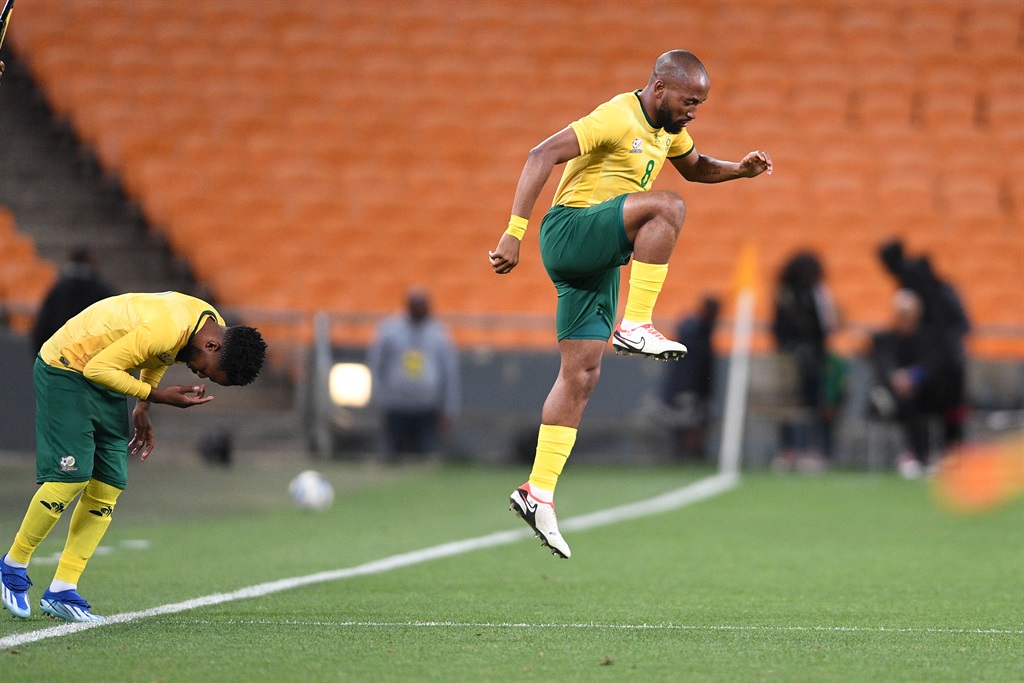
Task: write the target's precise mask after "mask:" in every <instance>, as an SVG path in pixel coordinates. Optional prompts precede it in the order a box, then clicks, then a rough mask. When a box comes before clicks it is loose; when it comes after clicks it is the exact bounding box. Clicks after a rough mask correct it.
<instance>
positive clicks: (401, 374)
mask: <svg viewBox="0 0 1024 683" xmlns="http://www.w3.org/2000/svg"><path fill="white" fill-rule="evenodd" d="M367 365H368V366H369V367H370V374H371V377H372V378H373V392H372V396H373V401H374V403H375V404H376V405H377V407H379V408H380V410H381V413H382V416H383V418H384V447H385V452H386V454H387V455H388V457H389V458H391V459H395V458H397V457H398V456H400V455H407V454H412V455H418V456H424V455H427V454H432V453H436V452H437V451H438V448H439V444H440V436H441V434H442V432H445V431H448V430H449V429H450V428H451V426H452V424H453V421H454V419H455V417H456V416H457V415H458V412H459V404H460V400H461V391H462V388H461V383H460V378H459V359H458V353H457V352H456V349H455V344H454V343H453V341H452V339H451V336H450V335H449V333H448V330H447V328H446V327H445V326H444V325H443V324H442V323H441V322H440V321H439V320H437V319H435V318H433V317H432V316H431V314H430V299H429V297H428V295H427V292H426V291H425V290H424V289H423V288H421V287H412V288H410V289H409V291H408V293H407V296H406V310H405V311H404V312H403V313H399V314H397V315H394V316H391V317H389V318H386V319H385V320H384V321H382V322H381V324H380V326H379V327H378V328H377V334H376V337H375V338H374V340H373V343H372V344H371V346H370V349H369V352H368V355H367Z"/></svg>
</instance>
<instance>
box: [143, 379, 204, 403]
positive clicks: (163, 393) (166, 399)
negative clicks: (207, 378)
mask: <svg viewBox="0 0 1024 683" xmlns="http://www.w3.org/2000/svg"><path fill="white" fill-rule="evenodd" d="M212 400H213V396H207V395H206V385H205V384H199V385H192V386H181V385H175V386H173V387H166V388H163V389H158V388H155V387H154V388H153V389H152V391H150V393H149V402H150V403H163V404H165V405H169V406H175V407H177V408H188V407H190V406H197V405H200V404H201V403H208V402H210V401H212Z"/></svg>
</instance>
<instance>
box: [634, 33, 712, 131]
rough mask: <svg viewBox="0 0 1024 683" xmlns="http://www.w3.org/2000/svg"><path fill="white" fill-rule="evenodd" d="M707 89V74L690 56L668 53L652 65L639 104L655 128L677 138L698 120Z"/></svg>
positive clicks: (674, 52) (683, 53)
mask: <svg viewBox="0 0 1024 683" xmlns="http://www.w3.org/2000/svg"><path fill="white" fill-rule="evenodd" d="M710 87H711V82H710V81H709V80H708V72H707V71H705V70H704V65H703V64H701V63H700V60H699V59H697V58H696V57H695V56H694V55H693V53H692V52H687V51H686V50H671V51H669V52H666V53H665V54H663V55H662V56H660V57H658V61H656V62H655V63H654V71H652V72H651V79H650V80H649V81H648V82H647V85H646V86H645V87H644V89H643V90H641V91H640V102H641V103H642V104H643V107H644V111H645V112H646V113H647V118H648V119H649V120H650V121H651V122H652V123H653V124H654V125H655V127H657V128H664V129H665V131H666V132H667V133H670V134H672V135H676V134H678V133H680V132H682V130H683V128H684V127H686V124H688V123H689V122H690V121H692V120H693V119H694V118H695V117H696V116H697V107H698V106H699V105H700V104H701V103H702V102H703V101H704V100H706V99H707V97H708V89H709V88H710Z"/></svg>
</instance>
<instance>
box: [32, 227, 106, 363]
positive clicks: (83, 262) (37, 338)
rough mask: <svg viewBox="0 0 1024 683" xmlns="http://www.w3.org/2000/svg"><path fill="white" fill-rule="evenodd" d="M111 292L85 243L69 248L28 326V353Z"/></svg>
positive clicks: (36, 350) (35, 349)
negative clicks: (29, 332) (51, 284)
mask: <svg viewBox="0 0 1024 683" xmlns="http://www.w3.org/2000/svg"><path fill="white" fill-rule="evenodd" d="M115 294H117V291H115V290H114V287H113V286H112V285H111V284H110V283H108V282H107V281H106V280H104V279H103V278H102V277H100V274H99V270H98V267H97V263H96V257H95V255H94V254H93V252H92V251H91V250H90V249H89V248H88V247H86V246H77V247H75V248H74V249H72V250H71V254H70V257H69V258H68V262H67V264H66V265H65V266H64V267H63V268H62V269H61V272H60V276H59V277H58V278H57V281H56V282H55V283H54V285H53V287H52V288H51V289H50V291H49V292H48V293H47V294H46V297H45V298H44V299H43V303H42V305H40V307H39V313H38V314H36V320H35V323H34V324H33V325H32V354H33V355H35V354H36V353H38V352H39V349H40V348H42V346H43V343H44V342H45V341H46V340H47V339H49V338H50V337H51V336H53V333H54V332H56V331H57V330H58V329H60V327H61V325H63V324H64V323H66V322H67V321H68V320H71V318H73V317H74V316H76V315H78V314H79V313H81V312H82V311H84V310H85V309H86V308H87V307H88V306H90V305H92V304H94V303H96V302H97V301H99V300H100V299H106V298H107V297H111V296H114V295H115Z"/></svg>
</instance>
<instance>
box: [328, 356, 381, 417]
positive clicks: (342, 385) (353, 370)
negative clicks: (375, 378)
mask: <svg viewBox="0 0 1024 683" xmlns="http://www.w3.org/2000/svg"><path fill="white" fill-rule="evenodd" d="M372 384H373V382H372V378H371V377H370V368H368V367H366V366H365V365H363V364H362V363H335V364H334V366H333V367H332V368H331V374H330V377H329V378H328V387H329V391H330V394H331V402H332V403H334V405H336V406H342V407H344V408H363V407H365V406H366V404H367V403H369V402H370V391H371V387H372Z"/></svg>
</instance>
